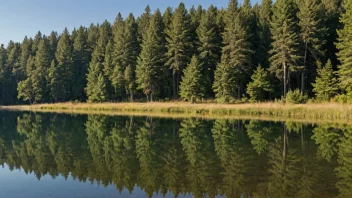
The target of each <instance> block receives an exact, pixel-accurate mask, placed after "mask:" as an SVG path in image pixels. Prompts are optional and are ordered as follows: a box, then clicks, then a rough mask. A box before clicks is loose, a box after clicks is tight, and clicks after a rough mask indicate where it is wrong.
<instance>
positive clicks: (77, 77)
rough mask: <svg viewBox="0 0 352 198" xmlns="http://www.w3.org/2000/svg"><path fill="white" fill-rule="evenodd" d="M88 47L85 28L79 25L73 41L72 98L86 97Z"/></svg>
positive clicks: (82, 99)
mask: <svg viewBox="0 0 352 198" xmlns="http://www.w3.org/2000/svg"><path fill="white" fill-rule="evenodd" d="M90 56H91V53H90V49H89V45H88V33H87V30H86V28H84V27H82V26H81V27H80V28H79V29H78V30H77V35H76V36H75V39H74V41H73V65H74V67H73V69H74V73H73V76H74V78H73V79H74V82H73V87H72V88H73V90H72V94H73V95H72V97H73V99H74V100H80V101H84V100H85V99H86V96H85V93H84V87H85V86H86V83H87V80H86V79H87V76H86V75H87V71H88V67H89V61H90Z"/></svg>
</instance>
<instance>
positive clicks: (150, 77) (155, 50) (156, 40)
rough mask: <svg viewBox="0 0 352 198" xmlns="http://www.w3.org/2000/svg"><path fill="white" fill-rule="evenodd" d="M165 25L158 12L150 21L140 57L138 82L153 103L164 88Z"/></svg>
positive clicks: (144, 35) (137, 70)
mask: <svg viewBox="0 0 352 198" xmlns="http://www.w3.org/2000/svg"><path fill="white" fill-rule="evenodd" d="M163 31H164V24H163V21H162V17H161V13H160V11H159V10H157V11H156V12H155V13H154V14H153V15H152V17H151V19H150V24H149V27H148V29H147V31H146V32H145V33H144V34H143V42H142V45H141V47H142V51H141V53H140V55H139V57H138V61H137V68H136V82H137V84H138V88H139V89H141V90H142V91H143V93H144V94H145V95H146V97H147V101H153V97H155V96H158V90H159V89H160V88H161V87H162V86H163V85H162V84H161V83H162V76H161V75H162V74H163V70H164V60H165V57H164V56H165V55H164V54H165V52H166V48H165V39H164V32H163Z"/></svg>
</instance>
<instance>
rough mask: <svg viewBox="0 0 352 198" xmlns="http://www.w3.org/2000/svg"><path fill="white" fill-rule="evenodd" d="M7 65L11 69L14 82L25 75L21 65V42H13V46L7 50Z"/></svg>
mask: <svg viewBox="0 0 352 198" xmlns="http://www.w3.org/2000/svg"><path fill="white" fill-rule="evenodd" d="M8 52H9V54H8V57H7V65H8V67H10V68H11V70H12V76H13V80H14V82H13V83H14V84H17V83H18V82H19V81H20V80H21V79H23V78H24V77H25V68H22V67H21V62H20V58H21V44H20V43H15V44H14V46H13V48H12V49H11V50H10V51H8Z"/></svg>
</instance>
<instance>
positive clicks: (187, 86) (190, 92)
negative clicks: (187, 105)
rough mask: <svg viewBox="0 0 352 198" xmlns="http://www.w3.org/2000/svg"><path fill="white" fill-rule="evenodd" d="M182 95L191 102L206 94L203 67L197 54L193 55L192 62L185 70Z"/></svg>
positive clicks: (181, 85)
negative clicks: (203, 82) (203, 83)
mask: <svg viewBox="0 0 352 198" xmlns="http://www.w3.org/2000/svg"><path fill="white" fill-rule="evenodd" d="M180 96H181V98H182V99H183V100H186V101H191V102H195V101H196V100H197V99H200V98H202V97H203V96H204V88H203V87H202V74H201V68H200V64H199V61H198V58H197V57H196V56H193V57H192V59H191V63H190V64H189V65H188V66H187V67H186V69H184V71H183V77H182V81H181V84H180Z"/></svg>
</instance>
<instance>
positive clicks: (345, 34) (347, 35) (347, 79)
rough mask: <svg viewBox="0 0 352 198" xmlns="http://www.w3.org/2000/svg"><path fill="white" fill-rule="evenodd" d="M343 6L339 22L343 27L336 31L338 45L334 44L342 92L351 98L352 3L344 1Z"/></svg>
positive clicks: (347, 0)
mask: <svg viewBox="0 0 352 198" xmlns="http://www.w3.org/2000/svg"><path fill="white" fill-rule="evenodd" d="M343 6H344V8H345V10H346V11H345V13H344V14H342V17H341V19H340V22H341V23H342V24H343V25H344V27H343V29H341V30H337V33H338V35H339V38H338V43H336V47H337V49H338V50H339V52H338V53H337V57H338V60H339V61H340V63H341V64H340V65H339V66H338V69H339V80H340V86H341V88H342V89H343V91H345V92H346V93H347V94H348V95H349V97H350V98H352V60H351V57H352V47H351V46H352V1H349V0H345V1H344V3H343Z"/></svg>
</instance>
